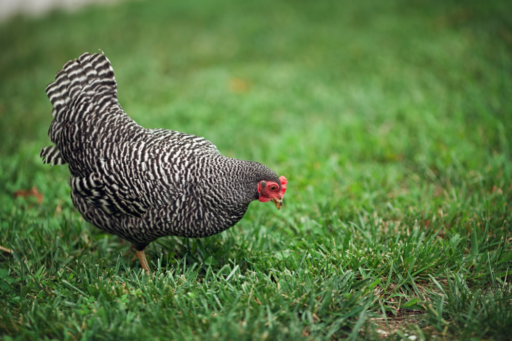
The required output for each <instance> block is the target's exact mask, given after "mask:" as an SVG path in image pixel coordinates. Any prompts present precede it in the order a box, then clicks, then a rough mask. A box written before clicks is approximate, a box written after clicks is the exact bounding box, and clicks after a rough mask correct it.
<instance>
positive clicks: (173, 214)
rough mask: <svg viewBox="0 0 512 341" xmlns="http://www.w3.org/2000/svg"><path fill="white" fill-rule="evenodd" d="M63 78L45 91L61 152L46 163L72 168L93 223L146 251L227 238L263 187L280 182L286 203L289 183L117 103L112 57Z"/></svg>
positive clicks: (87, 62)
mask: <svg viewBox="0 0 512 341" xmlns="http://www.w3.org/2000/svg"><path fill="white" fill-rule="evenodd" d="M55 79H56V80H55V82H53V83H51V84H49V85H48V87H47V88H46V93H47V95H48V97H49V99H50V102H51V103H52V105H53V111H52V114H53V116H54V120H53V122H52V124H51V126H50V130H49V136H50V139H51V141H52V142H53V143H55V146H51V147H46V148H43V149H42V151H41V157H42V158H43V160H44V162H45V163H50V164H52V165H56V164H68V165H69V170H70V173H71V178H70V186H71V197H72V200H73V204H74V206H75V207H76V208H77V209H78V211H79V212H80V213H81V214H82V216H83V217H84V219H85V220H86V221H88V222H90V223H91V224H93V225H95V226H96V227H98V228H100V229H102V230H104V231H106V232H108V233H111V234H115V235H118V236H119V237H121V238H124V239H126V240H127V241H129V242H131V243H132V244H133V245H134V246H135V248H136V249H137V250H139V251H143V250H144V248H145V247H146V246H147V245H148V244H149V243H150V242H151V241H153V240H155V239H157V238H159V237H162V236H166V235H175V236H184V237H206V236H210V235H213V234H216V233H219V232H222V231H224V230H226V229H228V228H229V227H231V226H233V225H234V224H236V223H237V222H238V221H239V220H240V219H241V218H242V217H243V216H244V214H245V212H246V210H247V208H248V206H249V204H250V202H251V201H253V200H256V199H258V198H259V196H260V195H261V193H260V187H261V186H260V185H259V184H260V183H263V184H264V186H263V187H265V184H266V182H268V183H277V184H278V186H279V191H280V193H281V195H279V200H282V196H283V195H284V191H285V189H286V179H284V177H282V178H281V179H280V178H279V177H278V176H277V175H276V173H275V172H273V171H272V170H270V169H269V168H267V167H266V166H264V165H262V164H260V163H257V162H251V161H243V160H237V159H232V158H228V157H225V156H222V155H221V154H220V153H219V151H218V150H217V148H216V147H215V146H214V145H213V144H212V143H211V142H209V141H207V140H205V139H204V138H202V137H197V136H194V135H189V134H184V133H180V132H177V131H172V130H164V129H146V128H143V127H141V126H140V125H138V124H137V123H135V121H133V120H132V119H131V118H130V117H129V116H128V115H126V113H125V112H124V111H123V109H122V108H121V106H120V105H119V103H118V101H117V85H116V81H115V78H114V72H113V69H112V67H111V65H110V62H109V61H108V59H107V58H106V57H105V56H104V55H103V54H93V55H91V54H89V53H84V54H83V55H82V56H80V57H79V58H78V59H77V60H73V61H70V62H68V63H66V64H65V65H64V67H63V69H62V70H61V71H60V72H59V73H57V75H56V77H55ZM283 179H284V183H283ZM273 200H274V199H273ZM275 200H277V199H275ZM260 201H264V200H261V197H260ZM266 201H268V200H266ZM276 205H277V203H276ZM278 207H280V205H279V206H278ZM141 261H142V260H141Z"/></svg>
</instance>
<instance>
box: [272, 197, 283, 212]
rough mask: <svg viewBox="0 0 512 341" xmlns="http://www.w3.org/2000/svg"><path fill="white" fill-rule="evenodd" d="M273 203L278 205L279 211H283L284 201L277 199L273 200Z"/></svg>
mask: <svg viewBox="0 0 512 341" xmlns="http://www.w3.org/2000/svg"><path fill="white" fill-rule="evenodd" d="M272 202H273V203H274V204H276V207H277V209H278V210H279V209H281V206H283V201H282V200H278V199H276V198H272Z"/></svg>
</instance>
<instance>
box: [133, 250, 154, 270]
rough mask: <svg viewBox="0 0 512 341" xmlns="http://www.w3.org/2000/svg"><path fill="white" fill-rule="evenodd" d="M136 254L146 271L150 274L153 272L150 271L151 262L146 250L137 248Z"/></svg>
mask: <svg viewBox="0 0 512 341" xmlns="http://www.w3.org/2000/svg"><path fill="white" fill-rule="evenodd" d="M135 254H137V257H138V258H139V260H140V266H142V268H143V269H144V270H146V273H147V274H148V275H149V274H150V273H151V271H149V264H148V261H147V259H146V254H145V253H144V250H142V251H139V250H135Z"/></svg>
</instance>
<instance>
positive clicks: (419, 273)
mask: <svg viewBox="0 0 512 341" xmlns="http://www.w3.org/2000/svg"><path fill="white" fill-rule="evenodd" d="M511 10H512V5H511V4H510V3H509V1H492V2H491V1H489V2H482V1H465V2H460V1H424V0H414V1H405V0H396V1H378V0H374V1H370V0H363V1H355V2H354V1H338V2H328V1H323V2H320V1H318V2H313V1H302V0H293V1H292V0H287V1H243V2H240V1H239V2H236V1H224V0H216V1H202V2H186V1H176V2H169V1H152V2H142V1H139V2H121V3H118V4H115V5H110V6H107V7H89V8H87V9H85V10H83V11H80V12H76V13H73V14H69V13H63V12H55V13H52V14H50V15H49V16H47V17H44V18H39V19H26V18H13V19H11V20H10V21H8V22H4V23H0V46H1V53H0V155H1V158H0V246H1V247H2V248H3V251H0V290H1V291H0V339H1V338H3V339H4V340H12V339H19V340H29V339H30V340H33V339H37V338H41V339H66V340H88V339H94V340H114V339H115V340H122V339H126V340H133V339H138V340H144V339H147V340H153V339H160V340H164V339H176V340H210V339H214V340H253V339H258V340H259V339H268V340H273V339H274V340H294V341H298V340H313V339H314V340H341V339H345V338H349V339H351V340H354V339H368V340H378V339H382V338H389V339H391V340H395V339H396V340H402V339H403V340H426V339H444V340H453V339H460V340H469V339H476V340H478V339H486V340H508V339H509V338H510V335H511V333H512V285H511V280H512V228H511V220H512V209H511V206H512V137H511V136H512V134H511V132H512V105H511V103H512V102H511V99H512V16H511V15H510V12H511ZM98 49H102V50H103V51H104V52H105V54H106V55H107V56H108V57H109V59H110V61H111V62H112V64H113V67H114V71H115V73H116V79H117V82H118V97H119V101H120V103H121V105H122V106H123V108H124V110H125V111H126V112H127V113H128V114H129V115H130V116H131V117H133V118H134V119H135V120H136V121H137V122H138V123H140V124H141V125H143V126H145V127H149V128H167V129H173V130H179V131H183V132H187V133H192V134H195V135H199V136H204V137H206V138H207V139H209V140H210V141H212V142H213V143H214V144H215V145H216V146H217V147H218V149H219V150H220V151H221V153H223V154H224V155H227V156H230V157H236V158H239V159H246V160H255V161H259V162H262V163H264V164H266V165H267V166H269V167H270V168H272V169H274V170H275V171H276V172H277V173H278V175H285V176H286V177H287V178H288V180H289V183H288V191H287V193H286V197H285V202H284V206H283V208H282V209H281V210H279V211H277V210H276V208H275V207H274V206H273V205H272V204H271V203H270V204H262V203H259V202H254V203H252V204H251V206H250V207H249V210H248V212H247V214H246V216H245V217H244V219H242V221H240V222H239V223H238V224H237V225H236V226H234V227H233V228H231V229H229V230H228V231H226V232H223V233H221V234H219V235H216V236H213V237H209V238H204V239H185V238H178V237H165V238H161V239H159V240H158V241H157V242H154V243H152V244H151V245H150V246H149V247H148V248H147V249H146V254H147V255H148V258H149V260H150V266H151V267H152V269H153V270H154V271H153V274H152V275H150V276H148V275H146V274H145V273H144V271H142V269H141V268H140V265H139V262H138V260H136V259H134V258H133V256H134V253H133V251H131V250H130V249H129V245H128V244H127V243H124V242H123V241H122V240H121V239H119V238H118V237H114V236H111V235H107V234H105V233H102V232H101V231H100V230H98V229H96V228H95V227H94V226H91V225H89V224H88V223H86V222H85V221H83V219H82V218H81V217H80V215H79V213H78V212H77V211H76V209H75V208H74V207H73V205H72V203H71V200H70V190H69V187H68V185H67V181H68V177H69V171H68V169H67V166H56V167H51V166H47V165H43V164H42V162H41V160H40V159H39V151H40V148H41V147H44V146H47V145H50V141H49V139H48V137H47V131H48V128H49V125H50V122H51V120H52V116H51V105H50V102H49V101H48V99H47V97H46V94H45V92H44V89H45V87H46V85H47V84H48V83H50V82H52V80H53V79H54V76H55V74H56V73H57V71H59V70H60V68H61V67H62V65H63V64H64V63H65V62H66V61H68V60H70V59H73V58H77V57H78V56H79V55H80V54H82V53H83V52H85V51H89V52H96V51H98ZM32 188H35V190H36V191H37V193H40V194H41V197H40V199H42V201H40V200H38V198H37V196H34V195H29V194H30V193H27V192H19V191H20V190H25V191H29V192H30V191H31V189H32ZM15 193H18V194H21V195H18V196H17V197H16V198H15ZM7 249H9V250H12V252H11V253H10V252H8V251H7Z"/></svg>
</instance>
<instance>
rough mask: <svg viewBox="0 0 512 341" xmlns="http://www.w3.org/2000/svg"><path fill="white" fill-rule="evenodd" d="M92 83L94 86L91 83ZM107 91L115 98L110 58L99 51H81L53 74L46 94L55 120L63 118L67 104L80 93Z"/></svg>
mask: <svg viewBox="0 0 512 341" xmlns="http://www.w3.org/2000/svg"><path fill="white" fill-rule="evenodd" d="M94 85H96V86H94ZM98 85H101V87H102V90H103V91H109V92H111V93H113V94H114V97H115V98H116V99H117V84H116V80H115V77H114V70H113V69H112V66H111V65H110V61H109V60H108V58H107V57H106V56H105V55H103V54H99V53H96V54H92V55H91V54H89V53H87V52H86V53H84V54H82V55H81V56H80V57H79V58H78V59H75V60H71V61H69V62H67V63H66V64H64V66H63V67H62V70H60V71H59V72H58V73H57V75H56V76H55V81H54V82H53V83H50V84H48V86H47V87H46V94H47V95H48V98H49V99H50V102H51V103H52V105H53V111H52V114H53V117H54V118H55V119H56V120H57V121H63V120H66V113H67V112H69V110H68V109H69V106H70V103H71V102H72V101H73V100H75V99H76V98H78V97H79V96H80V94H81V93H89V92H90V91H91V90H92V91H94V92H95V93H96V92H97V91H98V88H97V86H98Z"/></svg>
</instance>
